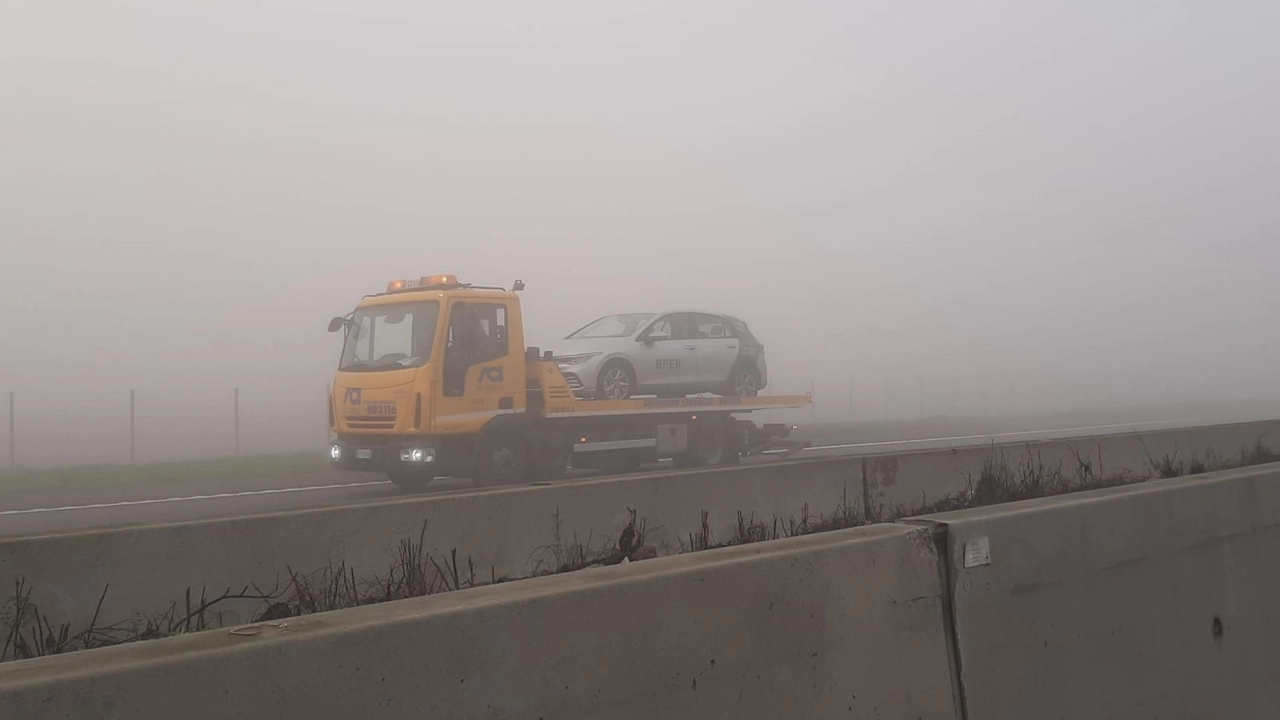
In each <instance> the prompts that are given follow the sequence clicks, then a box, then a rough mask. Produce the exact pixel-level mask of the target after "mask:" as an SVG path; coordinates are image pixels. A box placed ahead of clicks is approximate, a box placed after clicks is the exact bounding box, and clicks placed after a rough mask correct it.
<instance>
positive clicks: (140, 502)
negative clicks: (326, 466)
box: [0, 480, 391, 515]
mask: <svg viewBox="0 0 1280 720" xmlns="http://www.w3.org/2000/svg"><path fill="white" fill-rule="evenodd" d="M390 484H391V481H390V480H373V481H369V482H354V483H341V484H338V485H308V486H307V487H292V488H275V489H272V490H245V491H243V492H228V493H216V494H214V495H188V496H186V497H171V498H157V499H153V500H121V501H119V502H109V503H94V504H92V505H66V506H63V507H49V508H30V509H27V510H0V515H31V514H34V513H51V512H65V511H69V510H96V509H99V508H113V507H130V506H133V505H160V504H162V503H176V502H189V501H191V500H218V499H221V498H233V497H248V496H250V495H282V494H284V493H294V492H309V491H312V490H334V489H337V488H352V487H367V486H370V485H390Z"/></svg>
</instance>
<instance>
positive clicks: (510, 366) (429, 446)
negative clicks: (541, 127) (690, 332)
mask: <svg viewBox="0 0 1280 720" xmlns="http://www.w3.org/2000/svg"><path fill="white" fill-rule="evenodd" d="M523 289H524V284H523V283H522V282H520V281H516V283H515V284H514V286H513V287H512V288H511V289H509V290H508V289H505V288H493V287H477V286H472V285H467V284H463V283H460V282H459V281H458V279H457V277H455V276H453V275H431V276H427V277H422V278H418V279H413V280H394V281H392V282H391V283H389V284H388V285H387V289H386V292H383V293H379V294H376V295H368V296H365V298H364V299H362V300H361V301H360V302H359V303H358V304H357V306H356V309H355V310H354V311H352V312H351V313H350V314H348V315H346V316H343V317H335V318H333V320H332V321H331V322H330V324H329V331H330V332H343V333H344V342H343V351H342V359H341V362H340V364H339V368H338V370H337V372H336V375H335V377H334V382H333V386H332V387H333V389H332V392H331V394H330V398H329V426H330V430H331V431H332V436H333V442H332V444H331V445H330V447H329V456H330V460H331V463H332V465H333V466H334V467H335V468H338V469H341V470H361V471H370V472H378V473H386V474H387V475H388V476H389V477H390V479H391V480H392V481H393V482H394V483H395V484H396V485H398V486H399V487H401V488H403V489H406V490H416V489H421V488H423V487H424V486H425V485H426V483H428V482H430V481H431V480H432V479H434V478H437V477H445V476H454V477H471V478H473V479H474V481H476V482H477V483H478V484H504V483H516V482H525V481H537V480H551V479H556V478H559V477H562V476H563V475H564V473H565V471H566V470H567V468H568V467H569V466H572V467H575V468H596V469H605V470H612V471H619V472H623V471H628V470H633V469H635V468H636V467H638V466H639V465H640V464H641V463H644V462H653V461H657V460H660V459H665V458H670V459H672V460H674V461H675V463H676V464H677V465H678V466H681V467H694V466H706V465H723V464H730V463H735V462H737V461H738V459H739V458H741V457H743V456H748V455H757V454H765V453H767V454H782V455H788V454H791V453H794V452H797V451H799V450H800V449H803V448H804V447H805V446H806V445H807V443H802V442H795V441H789V440H787V439H786V438H787V435H788V434H789V432H790V430H791V426H790V425H786V424H781V423H766V424H764V425H763V426H757V425H756V424H755V423H752V422H750V421H749V420H741V419H738V418H737V417H736V416H737V415H741V414H746V413H751V412H755V411H759V410H773V409H781V408H797V407H802V406H804V405H807V404H809V403H810V402H811V401H812V399H811V398H810V397H809V396H807V395H803V396H744V397H721V396H693V397H678V398H643V397H642V398H629V399H626V400H598V399H579V398H578V397H576V396H575V395H574V392H573V390H572V389H571V388H570V387H569V384H568V382H567V381H566V380H565V377H564V375H563V374H562V373H561V372H560V369H559V367H558V365H557V363H556V361H555V358H554V355H553V353H551V352H550V351H547V352H543V351H541V350H540V349H539V348H532V347H531V348H526V347H525V346H524V327H523V323H522V316H521V309H520V299H519V295H518V292H519V291H521V290H523Z"/></svg>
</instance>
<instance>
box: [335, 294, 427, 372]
mask: <svg viewBox="0 0 1280 720" xmlns="http://www.w3.org/2000/svg"><path fill="white" fill-rule="evenodd" d="M439 317H440V303H438V302H436V301H434V300H432V301H430V302H415V303H402V304H397V305H374V306H372V307H365V308H360V309H358V310H356V312H355V314H354V315H353V316H352V317H351V319H350V320H348V322H347V339H346V342H345V343H343V345H342V362H341V364H339V365H338V369H339V370H347V371H352V372H372V371H375V370H398V369H401V368H411V367H418V366H420V365H423V364H425V363H426V362H427V360H429V359H430V358H431V346H432V345H433V344H434V343H435V338H436V321H437V320H438V319H439Z"/></svg>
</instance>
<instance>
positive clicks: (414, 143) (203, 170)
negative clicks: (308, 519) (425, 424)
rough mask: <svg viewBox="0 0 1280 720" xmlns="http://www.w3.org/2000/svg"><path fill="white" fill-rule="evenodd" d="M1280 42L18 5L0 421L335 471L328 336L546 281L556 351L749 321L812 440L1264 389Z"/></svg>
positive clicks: (983, 18)
mask: <svg viewBox="0 0 1280 720" xmlns="http://www.w3.org/2000/svg"><path fill="white" fill-rule="evenodd" d="M1278 21H1280V5H1277V4H1275V3H1273V2H1262V1H1258V2H1246V1H1235V2H1224V3H1215V4H1207V3H1155V2H1127V3H1115V2H1101V1H1097V0H1089V1H1085V2H1071V3H1067V2H1059V3H1026V2H1013V1H1008V2H971V3H943V2H929V3H913V4H906V5H902V4H899V5H891V4H887V3H859V4H855V3H847V2H794V3H764V2H747V1H744V0H735V1H734V2H728V1H723V2H720V1H712V0H686V1H685V2H680V3H664V4H658V3H599V2H587V1H586V0H575V1H572V2H544V3H522V2H480V3H467V4H460V3H421V2H386V1H371V2H364V3H346V2H344V3H338V2H332V1H331V0H311V1H310V2H305V3H304V2H296V3H286V2H264V1H263V0H255V1H254V2H246V1H244V0H220V1H219V2H188V3H172V2H161V1H160V0H147V1H145V2H111V3H106V2H104V3H69V2H55V1H54V0H46V1H45V2H8V3H6V4H5V6H4V21H3V23H0V310H2V311H3V316H4V318H5V324H6V328H5V332H4V334H3V336H4V340H3V342H0V391H4V390H13V391H14V392H16V393H17V394H18V396H19V397H20V398H21V397H28V398H32V400H31V403H30V404H28V405H27V406H25V407H31V406H32V405H35V406H42V405H43V406H46V407H52V408H54V409H56V410H57V413H55V414H54V415H53V416H50V417H55V416H56V418H60V419H58V420H56V421H52V420H51V421H48V424H49V427H50V430H49V432H51V433H57V432H58V431H59V430H58V428H59V427H61V425H62V424H65V423H72V422H73V421H74V420H75V419H76V418H77V417H79V418H80V419H81V422H83V418H84V417H85V414H84V413H83V412H80V411H79V410H78V409H77V408H82V407H84V406H86V405H89V404H92V405H93V406H94V407H99V408H102V407H110V408H111V410H110V412H111V413H119V412H126V410H122V408H127V394H128V390H129V389H137V390H138V391H139V393H140V394H141V396H143V397H146V398H148V402H152V403H168V404H170V405H174V406H182V405H184V404H188V405H192V406H195V405H199V403H213V404H215V405H216V404H217V403H223V402H228V400H227V399H228V398H229V396H230V393H231V389H232V388H233V387H240V388H241V389H242V392H243V393H245V395H246V396H252V397H256V398H260V399H262V398H269V399H270V400H269V402H268V401H267V400H260V401H259V402H260V404H261V405H262V407H263V410H262V411H261V412H262V413H268V412H278V413H280V415H281V417H286V416H287V417H289V418H293V419H292V420H290V421H289V422H290V423H291V424H290V425H289V427H290V428H291V429H290V431H289V432H290V433H292V434H291V435H290V436H289V437H291V438H293V437H294V436H296V437H297V438H299V439H298V440H297V442H304V440H302V439H301V438H308V437H313V438H315V440H316V442H319V441H320V439H322V436H321V435H320V433H322V432H323V423H324V419H323V417H322V415H321V413H322V412H323V396H324V387H325V384H326V383H327V382H328V381H329V380H330V378H331V374H332V370H333V368H334V366H335V363H336V360H337V355H338V351H339V344H340V340H339V338H338V337H337V336H334V335H329V334H327V333H326V332H325V329H326V328H325V325H326V324H327V321H328V319H329V318H330V317H331V316H334V315H338V314H343V313H345V312H347V311H348V310H350V308H351V307H352V305H353V304H354V303H355V302H356V301H357V300H358V299H359V298H360V296H361V295H363V294H366V293H372V292H379V291H381V290H382V288H383V287H385V284H386V282H387V281H388V280H391V279H393V278H401V277H417V276H420V275H425V274H430V273H439V272H448V273H456V274H457V275H459V276H460V277H461V278H462V279H463V280H464V281H467V282H474V283H478V284H501V285H509V284H510V283H511V282H512V281H513V280H515V279H516V278H521V279H523V280H525V281H526V282H527V283H528V289H527V290H526V291H525V293H524V295H523V302H524V311H525V316H526V325H527V328H528V331H529V338H528V340H529V342H530V344H536V345H539V346H541V347H544V348H550V349H554V348H555V345H556V339H557V338H559V337H562V336H563V335H564V334H566V333H568V332H570V331H572V330H573V329H575V328H577V327H578V326H580V325H582V324H584V323H585V322H587V321H589V320H591V319H593V318H594V317H597V316H599V315H602V314H606V313H610V312H620V311H635V310H662V309H668V308H694V309H702V308H706V309H710V310H720V311H724V312H730V313H733V314H735V315H738V316H740V317H742V318H744V319H746V320H747V321H748V322H749V323H750V324H751V326H752V328H753V329H754V331H755V333H756V334H757V335H758V336H759V337H760V338H761V340H762V341H763V342H764V344H765V345H766V347H767V354H768V357H769V361H770V372H771V379H772V381H773V383H772V387H771V390H772V391H774V392H797V391H798V392H807V391H810V390H812V391H813V392H814V393H815V397H816V398H817V400H818V405H817V408H816V409H815V411H814V413H815V415H814V417H816V418H822V417H827V418H831V419H844V418H848V417H850V416H852V417H854V418H855V419H870V418H877V417H891V416H909V415H915V414H918V415H931V414H963V413H986V414H990V413H997V412H1012V413H1022V412H1033V411H1037V410H1043V409H1046V408H1054V407H1059V408H1060V407H1087V406H1109V407H1110V406H1118V405H1138V404H1158V403H1166V402H1168V403H1173V402H1185V401H1192V400H1227V399H1243V398H1258V397H1266V398H1274V397H1277V396H1278V395H1280V393H1277V392H1276V387H1275V382H1274V376H1275V367H1276V365H1277V360H1278V359H1280V328H1278V326H1277V323H1276V322H1275V320H1274V314H1275V308H1276V306H1277V301H1280V286H1278V285H1277V283H1276V282H1275V281H1274V273H1275V272H1276V269H1277V265H1278V263H1277V261H1278V260H1280V242H1277V233H1278V230H1280V203H1277V199H1278V198H1280V140H1278V139H1277V135H1276V132H1275V129H1274V128H1275V125H1276V118H1277V117H1278V116H1280V83H1277V82H1276V68H1277V67H1280V45H1277V44H1276V43H1275V42H1274V40H1275V27H1276V26H1277V25H1276V23H1277V22H1278ZM103 397H106V398H108V399H107V400H93V398H103ZM188 400H189V402H188ZM197 400H199V402H197ZM271 408H274V410H270V409H271ZM218 412H222V411H218ZM59 413H60V414H59ZM308 413H314V414H315V422H314V424H313V425H310V426H308V425H307V423H308V422H309V421H308V420H307V419H306V418H307V417H309V416H308ZM215 415H216V416H217V417H218V418H220V419H219V420H218V422H219V423H221V422H223V421H224V420H225V417H226V416H225V414H217V413H215ZM95 422H96V421H95ZM166 424H168V423H167V422H159V423H157V429H156V432H159V430H160V427H159V426H163V425H166ZM197 424H199V423H198V422H197ZM86 432H87V431H86ZM104 432H105V431H104ZM111 432H118V429H112V430H111ZM218 432H220V433H222V432H223V430H219V431H218ZM191 434H192V436H195V435H199V434H200V431H199V430H192V431H191ZM224 434H225V433H224ZM255 435H256V433H255ZM220 437H221V436H220ZM259 439H260V438H259ZM219 442H221V441H219ZM255 442H258V440H255ZM290 442H294V441H293V440H290ZM262 444H263V447H262V448H261V449H270V448H269V447H266V446H267V445H270V443H262ZM256 447H257V446H255V448H256Z"/></svg>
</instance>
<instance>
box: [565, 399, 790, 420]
mask: <svg viewBox="0 0 1280 720" xmlns="http://www.w3.org/2000/svg"><path fill="white" fill-rule="evenodd" d="M812 403H813V398H812V397H811V396H809V395H755V396H750V397H721V396H693V397H682V398H629V399H627V400H580V399H576V398H575V399H573V400H561V401H557V402H554V403H551V404H549V405H548V406H547V408H546V410H545V414H546V417H548V418H572V417H599V416H606V415H609V416H623V415H660V414H664V413H681V412H695V411H699V410H702V411H707V412H728V413H731V414H736V413H749V412H755V411H757V410H786V409H791V408H800V407H804V406H806V405H810V404H812Z"/></svg>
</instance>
